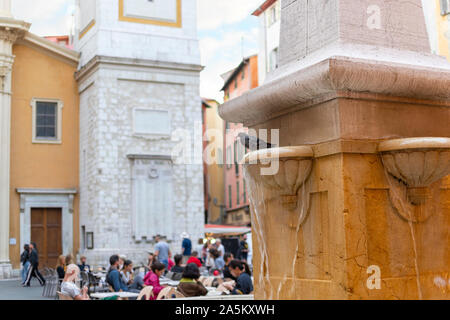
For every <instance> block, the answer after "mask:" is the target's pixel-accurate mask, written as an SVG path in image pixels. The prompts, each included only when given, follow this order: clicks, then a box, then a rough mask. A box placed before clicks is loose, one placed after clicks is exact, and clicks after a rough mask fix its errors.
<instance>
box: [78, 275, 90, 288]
mask: <svg viewBox="0 0 450 320" xmlns="http://www.w3.org/2000/svg"><path fill="white" fill-rule="evenodd" d="M80 275H81V284H80V287H81V288H83V287H84V286H86V287H88V293H90V292H89V288H90V281H89V275H88V273H86V272H84V271H82V272H80Z"/></svg>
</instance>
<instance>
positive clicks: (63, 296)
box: [58, 291, 73, 301]
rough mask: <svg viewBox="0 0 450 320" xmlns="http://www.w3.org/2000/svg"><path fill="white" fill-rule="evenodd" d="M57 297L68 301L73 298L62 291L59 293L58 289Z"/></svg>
mask: <svg viewBox="0 0 450 320" xmlns="http://www.w3.org/2000/svg"><path fill="white" fill-rule="evenodd" d="M58 297H59V300H69V301H70V300H73V299H72V297H69V296H67V295H65V294H64V293H61V292H59V291H58Z"/></svg>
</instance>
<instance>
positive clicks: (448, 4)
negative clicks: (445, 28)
mask: <svg viewBox="0 0 450 320" xmlns="http://www.w3.org/2000/svg"><path fill="white" fill-rule="evenodd" d="M449 13H450V0H441V15H443V16H445V15H447V14H449Z"/></svg>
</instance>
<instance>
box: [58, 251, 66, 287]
mask: <svg viewBox="0 0 450 320" xmlns="http://www.w3.org/2000/svg"><path fill="white" fill-rule="evenodd" d="M65 269H66V257H65V256H62V255H61V256H59V258H58V265H57V266H56V272H57V273H58V278H59V281H60V282H61V281H62V280H63V279H64V277H65V275H66V270H65Z"/></svg>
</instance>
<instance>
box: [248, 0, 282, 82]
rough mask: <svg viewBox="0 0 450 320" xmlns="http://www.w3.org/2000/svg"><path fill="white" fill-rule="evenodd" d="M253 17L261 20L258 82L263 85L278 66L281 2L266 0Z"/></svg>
mask: <svg viewBox="0 0 450 320" xmlns="http://www.w3.org/2000/svg"><path fill="white" fill-rule="evenodd" d="M253 15H254V16H257V17H258V18H259V30H258V33H259V40H258V44H259V50H258V80H259V84H260V85H261V84H263V83H264V80H265V78H266V75H267V73H269V72H270V71H272V70H274V69H276V68H277V66H278V46H279V45H280V26H281V24H280V21H281V19H280V18H281V0H265V1H264V2H262V4H261V6H259V7H258V9H256V10H255V11H254V12H253Z"/></svg>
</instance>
